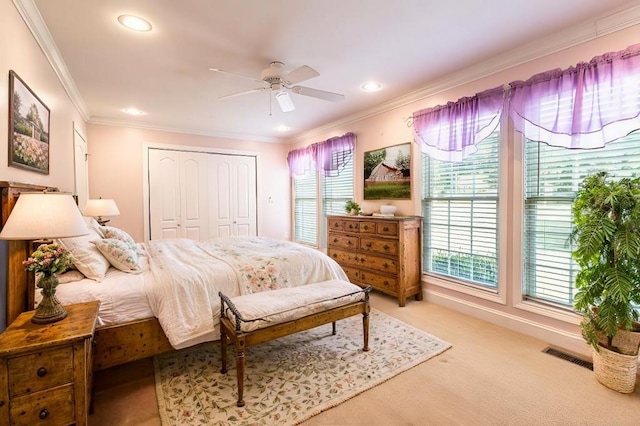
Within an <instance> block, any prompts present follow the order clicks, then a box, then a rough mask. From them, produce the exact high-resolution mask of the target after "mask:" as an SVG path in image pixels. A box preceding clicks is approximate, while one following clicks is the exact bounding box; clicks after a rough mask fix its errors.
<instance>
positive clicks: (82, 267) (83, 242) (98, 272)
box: [58, 228, 109, 282]
mask: <svg viewBox="0 0 640 426" xmlns="http://www.w3.org/2000/svg"><path fill="white" fill-rule="evenodd" d="M88 229H89V235H83V236H81V237H75V238H61V239H59V240H58V243H59V244H60V245H62V246H63V247H64V248H65V249H67V251H68V252H69V254H70V255H71V259H72V261H73V265H74V266H75V267H76V269H77V270H78V271H80V272H82V274H83V275H84V276H85V277H87V278H91V279H92V280H96V281H98V282H99V281H102V280H103V279H104V276H105V275H106V273H107V269H109V261H108V260H107V259H105V257H104V256H103V255H102V254H101V253H100V252H99V251H98V249H97V248H96V246H95V245H94V244H91V241H93V240H101V239H102V237H101V236H100V234H98V231H96V230H95V229H92V228H88Z"/></svg>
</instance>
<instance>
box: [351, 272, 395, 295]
mask: <svg viewBox="0 0 640 426" xmlns="http://www.w3.org/2000/svg"><path fill="white" fill-rule="evenodd" d="M359 281H360V282H361V283H363V284H368V285H370V286H371V287H373V288H377V289H379V290H384V291H389V292H396V291H398V280H397V278H396V277H388V276H385V275H380V274H376V273H374V272H369V271H360V278H359Z"/></svg>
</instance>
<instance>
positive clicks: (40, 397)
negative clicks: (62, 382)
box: [9, 384, 76, 426]
mask: <svg viewBox="0 0 640 426" xmlns="http://www.w3.org/2000/svg"><path fill="white" fill-rule="evenodd" d="M9 417H10V418H11V425H12V426H23V425H24V426H33V425H39V424H42V425H68V424H71V423H74V421H75V420H76V419H75V406H74V398H73V385H71V384H69V385H67V386H63V387H58V388H55V389H51V390H48V391H42V392H36V393H32V394H29V395H24V396H22V397H20V398H15V399H13V400H11V407H10V409H9Z"/></svg>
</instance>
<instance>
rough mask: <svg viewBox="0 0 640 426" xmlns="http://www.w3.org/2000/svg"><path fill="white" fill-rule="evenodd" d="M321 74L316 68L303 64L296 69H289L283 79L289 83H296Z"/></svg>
mask: <svg viewBox="0 0 640 426" xmlns="http://www.w3.org/2000/svg"><path fill="white" fill-rule="evenodd" d="M319 75H320V73H319V72H318V71H316V70H314V69H313V68H311V67H308V66H306V65H303V66H301V67H298V68H296V69H295V70H292V71H289V72H288V73H286V74H285V75H283V76H282V79H283V80H286V81H287V82H288V83H289V84H296V83H300V82H302V81H305V80H309V79H310V78H313V77H317V76H319Z"/></svg>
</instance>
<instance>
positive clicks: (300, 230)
mask: <svg viewBox="0 0 640 426" xmlns="http://www.w3.org/2000/svg"><path fill="white" fill-rule="evenodd" d="M340 154H341V153H334V154H333V155H340ZM321 174H322V173H321ZM332 174H333V176H320V180H321V188H322V194H319V193H318V172H317V171H315V170H311V171H309V172H307V173H306V174H304V175H303V176H300V177H296V178H295V179H294V180H293V188H294V205H295V213H294V214H295V219H294V239H295V241H297V242H301V243H305V244H309V245H312V246H317V245H318V230H319V229H322V230H324V232H322V246H323V247H326V230H325V224H326V220H327V215H331V214H344V204H345V203H346V202H347V200H351V199H353V158H351V159H350V160H349V161H348V162H347V163H346V164H345V165H344V168H343V169H342V170H340V173H339V174H337V173H336V172H332ZM318 199H320V200H321V201H322V223H321V224H318V223H317V221H318Z"/></svg>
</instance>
